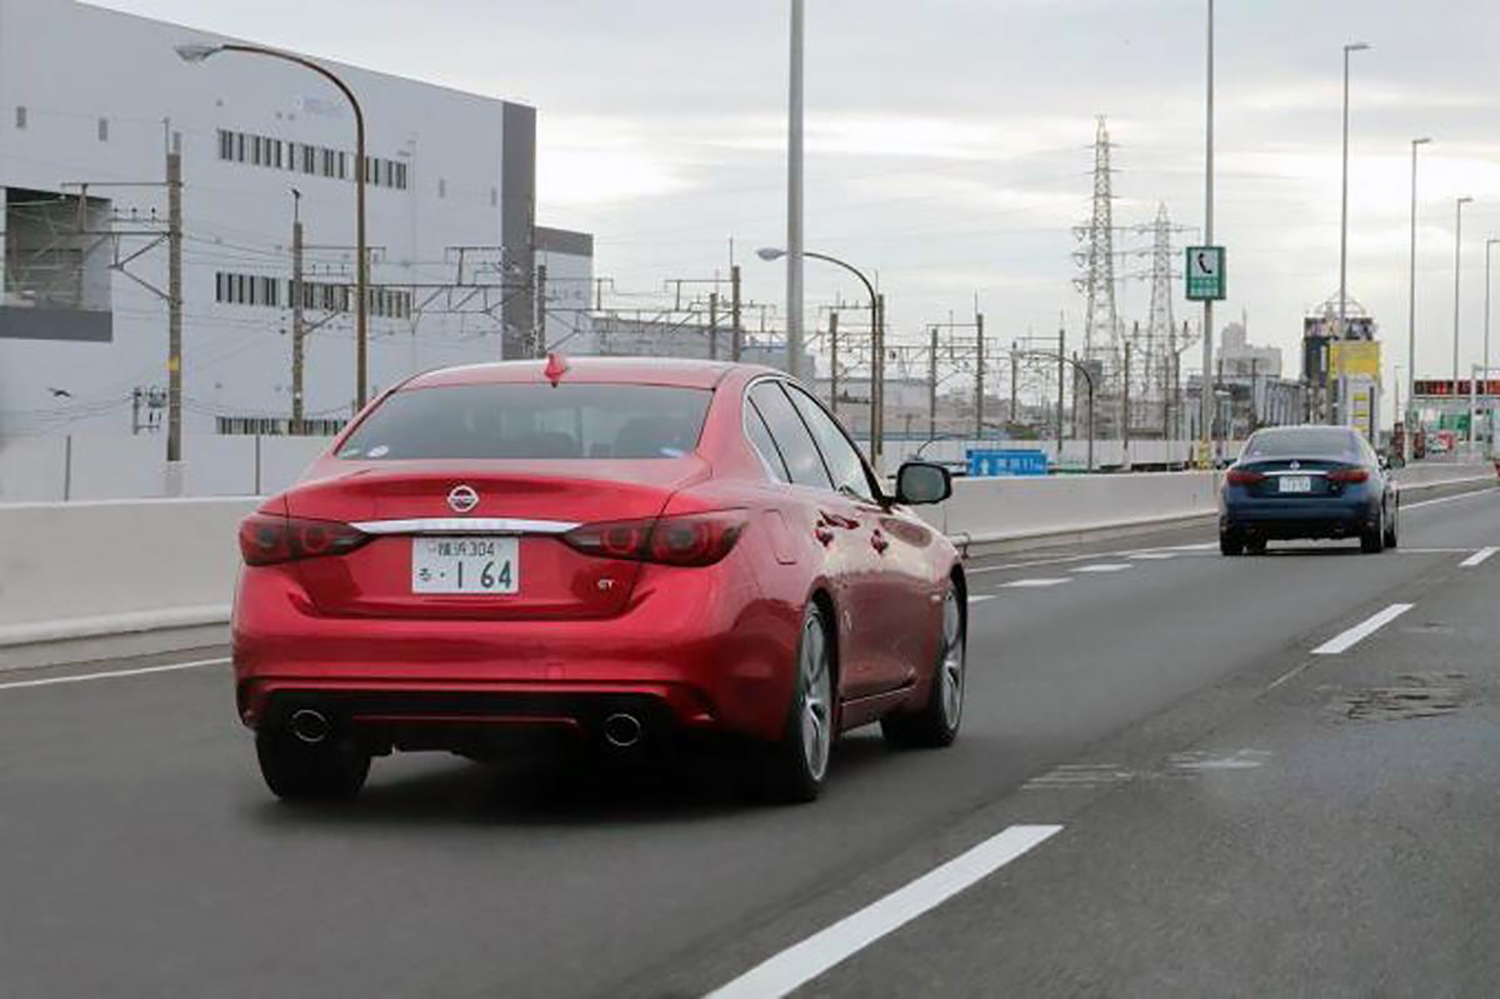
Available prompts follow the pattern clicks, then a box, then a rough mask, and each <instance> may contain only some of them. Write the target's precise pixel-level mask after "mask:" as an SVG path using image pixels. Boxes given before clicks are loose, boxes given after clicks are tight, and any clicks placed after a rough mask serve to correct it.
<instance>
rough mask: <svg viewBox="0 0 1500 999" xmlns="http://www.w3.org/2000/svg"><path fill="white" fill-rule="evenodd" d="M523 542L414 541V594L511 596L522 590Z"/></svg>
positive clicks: (494, 539)
mask: <svg viewBox="0 0 1500 999" xmlns="http://www.w3.org/2000/svg"><path fill="white" fill-rule="evenodd" d="M520 548H521V545H520V540H519V539H517V538H498V537H482V536H475V537H438V538H413V539H412V542H411V591H412V592H413V593H473V594H499V595H504V594H510V593H519V592H520V590H521V558H520V554H521V551H520Z"/></svg>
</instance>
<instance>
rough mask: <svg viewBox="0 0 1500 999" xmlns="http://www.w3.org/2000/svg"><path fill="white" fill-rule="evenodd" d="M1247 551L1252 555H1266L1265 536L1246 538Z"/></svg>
mask: <svg viewBox="0 0 1500 999" xmlns="http://www.w3.org/2000/svg"><path fill="white" fill-rule="evenodd" d="M1245 551H1247V552H1249V553H1250V554H1251V555H1264V554H1265V553H1266V539H1265V538H1247V539H1245Z"/></svg>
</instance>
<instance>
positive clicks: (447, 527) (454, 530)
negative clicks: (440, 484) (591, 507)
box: [353, 517, 581, 534]
mask: <svg viewBox="0 0 1500 999" xmlns="http://www.w3.org/2000/svg"><path fill="white" fill-rule="evenodd" d="M353 526H354V527H355V528H356V529H358V530H360V531H363V532H364V533H366V534H567V533H568V532H569V531H571V530H573V529H574V528H576V527H579V526H581V525H579V524H576V523H570V522H568V521H563V520H516V519H512V518H510V517H417V518H414V519H411V520H366V521H364V522H362V523H357V524H354V525H353Z"/></svg>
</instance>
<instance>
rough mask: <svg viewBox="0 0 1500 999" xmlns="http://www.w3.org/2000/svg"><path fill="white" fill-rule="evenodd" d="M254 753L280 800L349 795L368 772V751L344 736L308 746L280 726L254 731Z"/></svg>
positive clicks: (302, 800)
mask: <svg viewBox="0 0 1500 999" xmlns="http://www.w3.org/2000/svg"><path fill="white" fill-rule="evenodd" d="M255 755H256V757H257V758H258V759H259V760H260V774H261V777H263V778H264V779H265V782H266V787H268V788H270V789H271V793H272V794H274V795H276V797H278V798H280V799H282V800H283V801H296V802H308V801H335V800H338V799H341V798H352V797H354V796H355V795H356V794H358V793H359V791H360V788H362V787H364V786H365V778H366V777H368V776H369V774H370V754H369V753H365V752H361V751H360V750H359V749H358V748H357V747H355V746H354V745H352V744H350V743H349V742H348V741H346V740H343V739H335V738H329V739H328V740H326V741H324V742H321V743H318V744H317V745H309V744H307V743H305V742H303V741H301V740H300V739H298V738H297V737H296V736H295V735H293V734H292V733H291V732H290V731H288V730H286V729H282V728H274V729H261V730H260V731H258V732H257V733H256V734H255Z"/></svg>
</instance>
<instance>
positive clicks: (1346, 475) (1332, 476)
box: [1328, 468, 1370, 485]
mask: <svg viewBox="0 0 1500 999" xmlns="http://www.w3.org/2000/svg"><path fill="white" fill-rule="evenodd" d="M1369 478H1370V472H1369V469H1365V468H1340V469H1336V470H1334V471H1332V472H1329V473H1328V481H1329V482H1337V483H1339V484H1340V485H1347V484H1349V483H1352V482H1365V481H1367V480H1368V479H1369Z"/></svg>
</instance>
